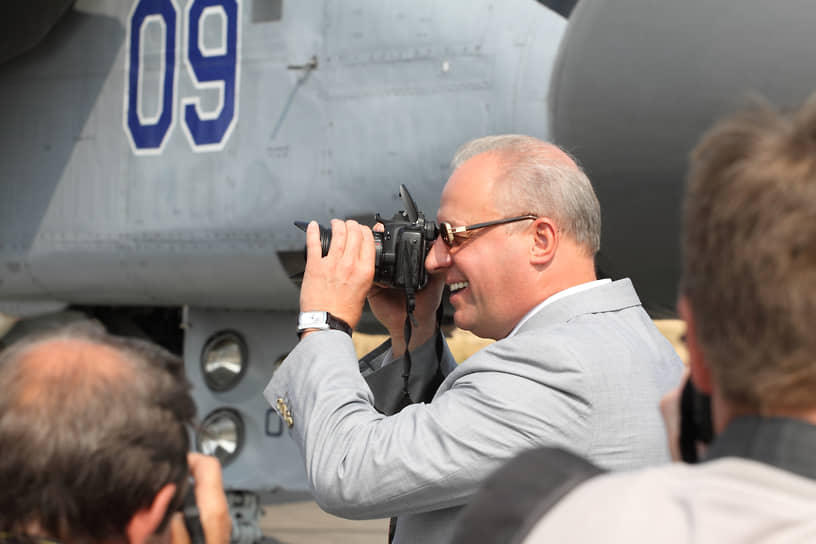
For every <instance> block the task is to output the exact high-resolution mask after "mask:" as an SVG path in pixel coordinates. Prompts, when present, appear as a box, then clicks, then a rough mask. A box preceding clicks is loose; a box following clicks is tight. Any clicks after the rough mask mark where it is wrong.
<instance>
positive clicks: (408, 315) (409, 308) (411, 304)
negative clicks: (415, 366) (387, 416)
mask: <svg viewBox="0 0 816 544" xmlns="http://www.w3.org/2000/svg"><path fill="white" fill-rule="evenodd" d="M415 308H416V295H415V294H414V290H413V289H405V327H404V329H403V334H404V336H405V355H404V356H403V358H402V361H403V363H402V364H403V366H402V400H403V405H404V406H408V405H409V404H413V403H414V401H413V400H412V399H411V393H409V392H408V379H409V377H410V376H411V350H410V349H408V346H410V345H411V332H412V330H413V326H416V319H414V309H415ZM412 325H413V326H412Z"/></svg>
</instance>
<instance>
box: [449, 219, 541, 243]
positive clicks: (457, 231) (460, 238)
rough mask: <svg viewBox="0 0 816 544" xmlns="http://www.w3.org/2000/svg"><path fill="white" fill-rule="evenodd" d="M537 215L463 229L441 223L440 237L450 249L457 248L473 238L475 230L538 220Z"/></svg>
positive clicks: (487, 222) (467, 226)
mask: <svg viewBox="0 0 816 544" xmlns="http://www.w3.org/2000/svg"><path fill="white" fill-rule="evenodd" d="M537 217H538V216H535V215H518V216H516V217H508V218H507V219H496V220H495V221H485V222H484V223H476V224H475V225H466V226H462V227H452V226H451V224H450V223H445V222H442V223H439V237H440V238H442V241H443V242H445V245H446V246H448V247H451V248H453V247H456V246H458V245H459V244H461V243H462V242H464V241H465V240H467V239H468V238H470V237H471V235H472V232H471V231H474V230H478V229H483V228H485V227H492V226H495V225H504V224H505V223H515V222H516V221H524V220H526V219H537Z"/></svg>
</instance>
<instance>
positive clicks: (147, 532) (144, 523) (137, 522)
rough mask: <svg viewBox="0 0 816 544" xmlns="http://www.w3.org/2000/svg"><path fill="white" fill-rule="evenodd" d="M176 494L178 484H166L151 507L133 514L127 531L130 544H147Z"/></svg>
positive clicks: (154, 498)
mask: <svg viewBox="0 0 816 544" xmlns="http://www.w3.org/2000/svg"><path fill="white" fill-rule="evenodd" d="M175 494H176V484H165V486H164V487H162V488H161V489H160V490H159V492H158V493H156V496H155V497H153V502H152V503H151V504H150V506H147V507H145V508H142V509H141V510H138V511H137V512H136V513H135V514H133V517H131V518H130V521H129V522H128V524H127V527H126V529H125V532H126V533H127V537H128V542H129V544H144V543H145V542H147V540H148V538H150V536H151V535H152V534H153V533H155V532H156V529H158V527H159V524H161V522H162V520H163V519H164V515H165V513H166V512H167V508H168V506H169V504H170V501H172V500H173V497H174V496H175Z"/></svg>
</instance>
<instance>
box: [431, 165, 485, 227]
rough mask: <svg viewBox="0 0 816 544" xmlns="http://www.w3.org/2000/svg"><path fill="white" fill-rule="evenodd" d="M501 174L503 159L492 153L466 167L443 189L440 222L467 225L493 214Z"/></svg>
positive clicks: (453, 174)
mask: <svg viewBox="0 0 816 544" xmlns="http://www.w3.org/2000/svg"><path fill="white" fill-rule="evenodd" d="M498 174H499V157H498V156H497V155H496V154H495V153H492V152H485V153H480V154H478V155H475V156H473V157H471V158H470V159H468V160H467V161H465V162H464V163H462V164H461V165H460V166H459V167H458V168H457V169H456V170H454V171H453V173H452V174H451V176H450V177H449V178H448V181H447V183H446V184H445V187H444V188H443V189H442V196H441V198H440V199H439V212H438V213H437V219H439V220H440V221H464V220H467V219H469V218H473V217H484V216H485V214H486V213H493V212H494V211H495V209H496V207H495V205H494V202H493V200H494V199H493V197H492V195H493V187H494V185H495V183H496V179H497V176H498Z"/></svg>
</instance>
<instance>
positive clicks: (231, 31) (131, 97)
mask: <svg viewBox="0 0 816 544" xmlns="http://www.w3.org/2000/svg"><path fill="white" fill-rule="evenodd" d="M239 8H240V4H239V0H191V1H190V2H189V3H188V4H187V10H186V16H185V18H184V23H185V25H186V37H187V39H186V43H185V47H184V48H183V51H184V56H185V65H186V66H187V71H188V73H189V75H190V80H191V82H192V83H193V85H194V87H195V88H196V90H198V91H202V92H210V93H217V94H214V95H213V96H217V97H218V100H217V105H216V106H215V107H214V108H212V109H210V110H208V111H205V110H204V109H203V108H202V104H201V98H200V97H198V96H195V97H185V98H183V99H182V100H181V103H182V105H183V111H184V120H183V128H184V132H185V134H186V135H187V138H188V140H189V142H190V145H191V146H192V148H193V149H194V150H195V151H214V150H219V149H223V147H224V144H226V142H227V140H229V136H230V133H231V132H232V129H233V127H234V126H235V122H236V120H237V113H238V81H239V75H238V66H239V58H238V55H239V53H238V48H239V44H240V41H239V32H240V18H239ZM213 20H215V25H216V27H218V26H220V28H221V34H220V43H219V44H216V45H215V46H213V44H212V43H210V44H205V39H204V28H205V22H207V23H212V22H213ZM129 23H130V24H129V25H128V33H129V36H128V46H129V52H128V54H127V56H126V62H127V67H126V76H127V81H126V85H125V92H126V93H127V96H126V99H125V131H126V132H127V134H128V136H129V139H130V142H131V146H132V149H133V151H134V152H135V153H137V154H155V153H161V151H162V149H163V147H164V145H165V143H166V142H167V136H168V135H169V133H170V132H171V128H172V126H173V124H174V123H175V119H176V102H175V97H174V95H175V91H176V80H177V73H176V67H177V63H176V50H177V46H176V45H177V40H178V38H177V37H178V34H179V32H178V28H177V9H176V5H175V0H137V2H136V4H135V5H134V7H133V9H132V10H131V13H130V21H129ZM151 23H158V24H159V28H161V29H162V30H163V40H164V42H163V55H162V56H161V68H160V71H161V74H159V75H160V76H161V87H160V90H159V92H160V95H161V100H157V103H158V104H159V106H158V113H156V114H155V115H152V116H147V115H145V114H143V112H142V109H141V108H142V103H143V95H144V93H145V92H146V91H147V89H145V81H144V73H143V70H144V66H143V63H144V52H143V49H144V43H142V39H143V32H144V28H145V26H146V25H148V24H151Z"/></svg>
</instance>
